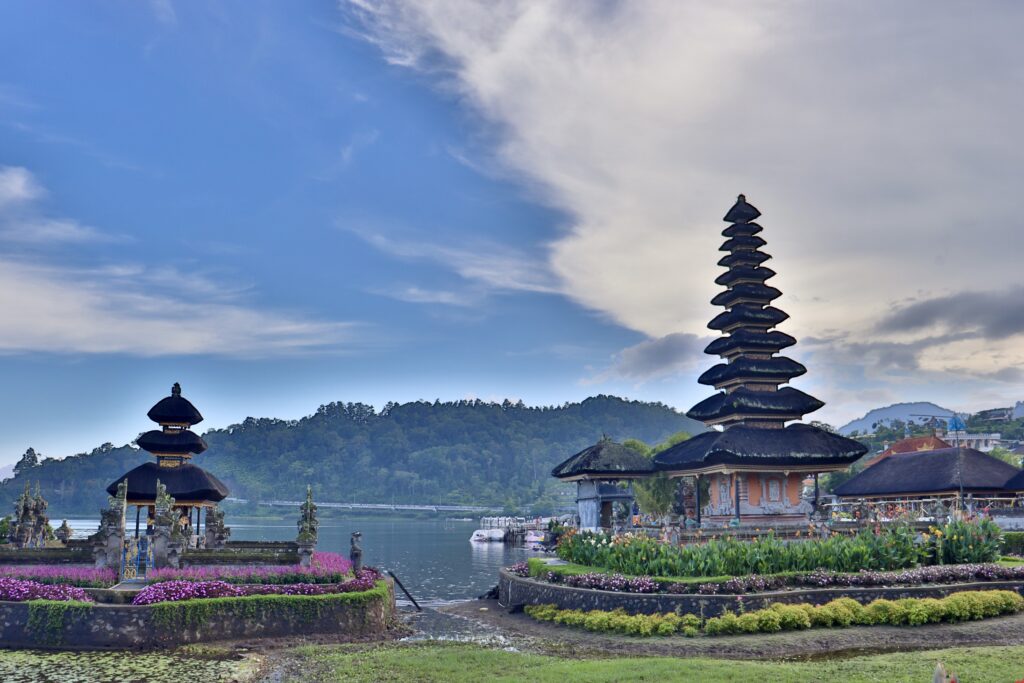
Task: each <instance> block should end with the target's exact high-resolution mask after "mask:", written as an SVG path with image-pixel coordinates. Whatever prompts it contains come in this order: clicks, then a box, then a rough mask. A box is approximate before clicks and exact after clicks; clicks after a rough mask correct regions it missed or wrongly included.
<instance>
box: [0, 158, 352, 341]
mask: <svg viewBox="0 0 1024 683" xmlns="http://www.w3.org/2000/svg"><path fill="white" fill-rule="evenodd" d="M45 195H46V190H45V188H44V187H43V186H42V184H41V183H39V182H38V180H37V179H36V178H35V176H34V175H33V174H32V173H31V172H30V171H29V170H28V169H25V168H22V167H0V240H2V241H6V242H8V243H9V244H14V243H18V244H21V245H23V246H29V245H30V246H32V247H33V249H32V251H31V252H29V253H32V254H34V256H33V257H32V259H28V258H27V257H24V258H21V259H15V258H13V257H11V256H10V255H7V256H3V257H0V290H2V291H0V353H8V354H11V353H31V352H48V353H118V354H130V355H136V356H163V355H196V354H206V355H219V356H233V357H261V356H271V355H294V354H301V353H314V352H316V353H324V352H341V351H347V350H351V349H354V348H357V347H358V345H359V343H360V339H361V338H362V337H363V336H365V334H366V328H365V326H363V325H360V324H356V323H351V322H334V321H324V320H315V319H311V318H308V317H306V316H303V315H300V314H295V313H289V312H282V311H274V310H261V309H258V308H256V307H254V306H252V305H251V304H250V303H248V302H247V300H246V299H247V297H246V293H247V291H248V289H249V286H248V285H247V284H238V283H232V282H230V281H227V280H225V279H223V278H216V277H214V276H212V275H210V274H208V273H204V272H195V270H194V269H193V270H192V271H189V272H185V271H183V270H181V269H180V268H178V267H175V266H173V265H168V264H157V265H152V266H145V265H141V264H137V263H117V264H114V265H110V264H100V265H95V266H82V265H75V266H69V265H64V264H60V263H56V262H54V261H53V259H52V258H49V259H48V255H51V256H52V254H53V253H54V251H55V249H54V247H56V246H58V245H62V244H81V243H84V242H97V241H112V240H121V239H123V238H121V237H118V236H114V235H110V234H107V233H104V232H102V231H100V230H97V229H95V228H91V227H89V226H85V225H82V224H80V223H78V222H77V221H75V220H73V219H68V218H50V217H47V216H44V215H42V213H41V210H40V209H39V207H38V206H36V204H35V202H36V201H37V200H38V199H39V198H41V197H43V196H45Z"/></svg>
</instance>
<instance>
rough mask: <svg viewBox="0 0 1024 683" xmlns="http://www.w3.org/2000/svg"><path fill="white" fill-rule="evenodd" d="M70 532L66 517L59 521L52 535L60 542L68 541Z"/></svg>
mask: <svg viewBox="0 0 1024 683" xmlns="http://www.w3.org/2000/svg"><path fill="white" fill-rule="evenodd" d="M71 534H72V529H71V527H69V526H68V520H66V519H65V520H64V521H63V522H62V523H61V525H60V526H59V527H57V531H55V532H54V535H55V536H56V537H57V540H58V541H60V542H61V543H67V542H68V541H70V540H71Z"/></svg>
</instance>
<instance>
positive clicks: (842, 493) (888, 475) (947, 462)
mask: <svg viewBox="0 0 1024 683" xmlns="http://www.w3.org/2000/svg"><path fill="white" fill-rule="evenodd" d="M1020 489H1024V472H1022V471H1021V470H1020V468H1018V467H1014V466H1013V465H1011V464H1009V463H1007V462H1004V461H1002V460H1000V459H999V458H995V457H993V456H991V455H988V454H986V453H982V452H981V451H978V450H975V449H973V448H940V449H938V450H930V451H909V452H905V453H891V454H890V455H889V456H888V457H886V458H885V459H883V460H880V461H878V462H877V463H875V464H874V465H871V466H870V467H868V468H866V469H864V470H863V471H861V472H859V473H858V474H856V475H854V476H853V477H851V478H850V479H848V480H847V481H845V482H843V483H842V484H841V485H840V486H838V487H837V488H836V490H835V494H836V495H837V496H839V497H840V498H841V499H845V500H866V501H878V500H887V501H914V500H921V499H951V500H952V499H956V500H960V501H961V502H963V501H964V499H966V498H967V497H969V498H970V499H971V500H974V501H981V500H986V499H1007V498H1009V499H1013V498H1015V497H1016V495H1017V492H1018V491H1019V490H1020Z"/></svg>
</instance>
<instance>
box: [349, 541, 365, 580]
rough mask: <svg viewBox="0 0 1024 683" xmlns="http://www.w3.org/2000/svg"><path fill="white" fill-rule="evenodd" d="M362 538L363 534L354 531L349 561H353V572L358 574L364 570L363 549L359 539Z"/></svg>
mask: <svg viewBox="0 0 1024 683" xmlns="http://www.w3.org/2000/svg"><path fill="white" fill-rule="evenodd" d="M362 537H363V534H362V532H359V531H353V532H352V540H351V541H350V543H351V547H350V548H349V551H348V559H350V560H352V571H354V572H357V573H358V572H360V571H362V570H363V548H362V546H360V545H359V539H361V538H362Z"/></svg>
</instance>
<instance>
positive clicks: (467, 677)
mask: <svg viewBox="0 0 1024 683" xmlns="http://www.w3.org/2000/svg"><path fill="white" fill-rule="evenodd" d="M300 656H301V657H302V658H303V660H304V661H305V662H306V663H308V664H309V666H310V669H309V670H307V672H306V674H304V675H309V678H304V679H303V680H318V681H320V680H325V681H352V682H353V683H363V682H370V681H374V682H376V681H394V682H399V681H417V682H421V683H431V682H434V681H437V682H442V681H443V682H444V683H449V682H452V681H455V682H457V681H474V682H475V681H488V683H500V682H508V683H512V682H516V683H518V682H519V681H532V682H535V683H565V682H566V681H573V682H576V681H586V682H595V683H597V682H612V681H653V682H658V683H663V682H666V681H701V682H702V683H749V682H750V681H772V683H808V682H814V681H822V682H826V681H827V682H828V683H832V682H833V681H843V682H844V683H887V682H890V681H891V682H899V683H904V682H906V681H930V680H931V678H932V673H933V672H934V670H935V663H936V662H937V661H941V662H943V664H945V666H946V669H947V670H948V671H953V672H955V673H956V674H957V675H958V676H959V677H960V680H961V681H964V683H972V682H975V681H984V682H985V683H1001V682H1004V681H1005V682H1007V683H1010V682H1012V681H1015V680H1018V679H1020V678H1022V677H1024V646H1015V647H981V648H952V649H946V650H930V651H924V652H908V653H893V654H885V655H873V656H865V657H854V658H851V659H842V660H824V661H822V660H819V661H814V662H773V661H729V660H720V659H706V658H692V659H682V658H675V657H643V658H637V657H617V658H609V659H584V660H578V659H561V658H556V657H551V656H546V655H536V654H524V653H520V652H507V651H504V650H495V649H488V648H485V647H482V646H478V645H467V644H440V643H427V644H399V645H390V646H382V647H375V648H370V649H353V648H345V647H333V646H310V647H306V648H302V651H301V654H300ZM293 680H295V679H293Z"/></svg>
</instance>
